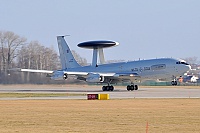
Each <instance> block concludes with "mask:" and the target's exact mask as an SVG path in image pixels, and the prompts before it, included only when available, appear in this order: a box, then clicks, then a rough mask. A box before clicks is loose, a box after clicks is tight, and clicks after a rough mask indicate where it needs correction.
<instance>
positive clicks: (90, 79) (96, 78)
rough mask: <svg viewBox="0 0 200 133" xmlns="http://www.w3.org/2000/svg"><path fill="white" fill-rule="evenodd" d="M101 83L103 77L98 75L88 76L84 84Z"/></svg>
mask: <svg viewBox="0 0 200 133" xmlns="http://www.w3.org/2000/svg"><path fill="white" fill-rule="evenodd" d="M103 81H104V76H101V75H99V74H89V75H88V77H87V78H86V82H90V83H97V82H103Z"/></svg>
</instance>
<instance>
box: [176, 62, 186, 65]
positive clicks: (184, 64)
mask: <svg viewBox="0 0 200 133" xmlns="http://www.w3.org/2000/svg"><path fill="white" fill-rule="evenodd" d="M176 64H184V65H189V64H188V63H186V62H183V61H178V62H176Z"/></svg>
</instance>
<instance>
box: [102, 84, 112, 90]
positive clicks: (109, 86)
mask: <svg viewBox="0 0 200 133" xmlns="http://www.w3.org/2000/svg"><path fill="white" fill-rule="evenodd" d="M102 90H103V91H113V90H114V86H112V85H107V86H103V87H102Z"/></svg>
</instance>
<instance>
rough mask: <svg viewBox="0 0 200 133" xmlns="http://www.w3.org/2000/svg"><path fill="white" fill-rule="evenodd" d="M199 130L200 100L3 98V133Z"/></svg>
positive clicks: (0, 105) (185, 132) (0, 122)
mask: <svg viewBox="0 0 200 133" xmlns="http://www.w3.org/2000/svg"><path fill="white" fill-rule="evenodd" d="M147 122H148V133H177V132H178V133H199V131H200V126H199V125H200V99H127V100H103V101H98V100H94V101H93V100H13V101H12V100H1V101H0V132H1V133H10V132H13V133H27V132H28V133H55V132H58V133H66V132H72V133H73V132H91V133H93V132H95V133H98V132H99V133H107V132H117V133H121V132H131V133H145V132H146V124H147Z"/></svg>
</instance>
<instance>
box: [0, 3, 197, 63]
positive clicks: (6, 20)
mask: <svg viewBox="0 0 200 133" xmlns="http://www.w3.org/2000/svg"><path fill="white" fill-rule="evenodd" d="M0 3H1V4H0V5H1V7H0V30H1V31H12V32H14V33H15V34H18V35H20V36H22V37H25V38H27V40H28V41H29V42H30V41H35V40H37V41H39V42H40V43H41V44H42V45H45V46H47V47H52V46H53V47H54V48H55V49H56V50H57V51H58V47H57V41H56V36H58V35H70V36H69V37H66V38H65V39H66V41H67V42H68V44H69V46H70V48H71V49H72V50H75V51H76V52H77V53H78V54H80V55H81V56H82V57H84V58H86V59H87V61H88V62H91V60H92V50H88V49H82V48H79V47H77V44H78V43H80V42H84V41H90V40H112V41H117V42H119V43H120V45H119V46H117V47H112V48H107V49H105V50H104V53H105V59H106V60H127V61H128V60H138V59H139V58H140V59H152V58H162V57H170V58H171V57H173V58H187V57H198V60H200V0H123V1H122V0H0Z"/></svg>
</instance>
